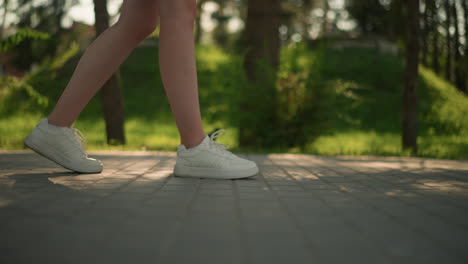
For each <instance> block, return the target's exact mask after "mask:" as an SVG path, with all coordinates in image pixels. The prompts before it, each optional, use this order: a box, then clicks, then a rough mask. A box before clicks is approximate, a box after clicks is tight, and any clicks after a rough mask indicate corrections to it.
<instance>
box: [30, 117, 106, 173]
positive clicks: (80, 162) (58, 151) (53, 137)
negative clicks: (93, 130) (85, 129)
mask: <svg viewBox="0 0 468 264" xmlns="http://www.w3.org/2000/svg"><path fill="white" fill-rule="evenodd" d="M85 143H86V140H85V139H84V136H83V134H81V132H80V131H79V130H78V129H76V128H74V127H73V125H72V126H71V127H51V126H49V123H48V120H47V118H43V119H41V121H40V122H39V124H37V126H36V128H34V130H33V131H32V132H31V134H29V136H27V137H26V139H25V141H24V144H25V145H26V146H27V147H29V148H30V149H32V150H34V151H35V152H37V153H38V154H40V155H42V156H44V157H46V158H48V159H50V160H52V161H54V162H55V163H57V164H59V165H60V166H63V167H64V168H66V169H69V170H72V171H76V172H81V173H99V172H101V171H102V163H101V162H100V161H99V160H96V159H93V158H88V155H87V154H86V152H85V151H84V150H83V146H84V144H85Z"/></svg>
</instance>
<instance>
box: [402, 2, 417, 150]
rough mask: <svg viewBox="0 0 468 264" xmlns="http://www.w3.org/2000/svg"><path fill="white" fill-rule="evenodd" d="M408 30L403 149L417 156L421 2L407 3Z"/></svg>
mask: <svg viewBox="0 0 468 264" xmlns="http://www.w3.org/2000/svg"><path fill="white" fill-rule="evenodd" d="M405 3H406V6H407V9H408V17H407V19H408V29H407V34H408V35H407V39H406V47H407V48H406V70H405V88H404V96H403V138H402V143H403V149H405V150H406V149H410V150H411V153H412V154H413V155H416V154H417V151H418V146H417V94H416V89H417V85H418V64H419V42H418V40H419V37H418V36H419V0H412V1H406V2H405Z"/></svg>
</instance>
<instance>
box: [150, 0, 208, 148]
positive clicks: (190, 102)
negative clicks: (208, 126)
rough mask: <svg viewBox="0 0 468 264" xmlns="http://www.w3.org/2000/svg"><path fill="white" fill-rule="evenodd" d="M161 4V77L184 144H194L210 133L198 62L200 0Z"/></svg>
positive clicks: (161, 0) (161, 1) (169, 0)
mask: <svg viewBox="0 0 468 264" xmlns="http://www.w3.org/2000/svg"><path fill="white" fill-rule="evenodd" d="M159 4H160V8H159V10H160V19H161V25H160V26H161V28H160V30H161V31H160V40H159V46H160V47H159V64H160V70H161V77H162V80H163V83H164V88H165V91H166V94H167V96H168V99H169V103H170V105H171V110H172V114H173V116H174V119H175V121H176V124H177V127H178V129H179V133H180V138H181V144H184V145H185V146H186V147H187V148H191V147H193V146H196V145H198V144H199V143H201V141H202V140H203V138H204V137H205V136H206V135H205V134H204V132H203V128H202V120H201V114H200V105H199V101H198V84H197V82H198V81H197V69H196V64H195V43H194V36H193V24H194V21H195V12H196V0H159Z"/></svg>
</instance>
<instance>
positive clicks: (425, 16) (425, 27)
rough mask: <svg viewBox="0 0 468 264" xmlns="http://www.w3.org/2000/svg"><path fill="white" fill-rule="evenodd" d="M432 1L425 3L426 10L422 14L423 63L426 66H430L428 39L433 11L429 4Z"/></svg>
mask: <svg viewBox="0 0 468 264" xmlns="http://www.w3.org/2000/svg"><path fill="white" fill-rule="evenodd" d="M431 1H432V0H425V1H424V10H423V11H422V13H421V16H422V31H421V62H422V64H423V65H424V66H427V65H428V62H427V54H428V52H429V51H428V43H429V41H428V38H429V31H430V28H429V16H430V13H431V10H430V8H429V5H430V4H429V2H431Z"/></svg>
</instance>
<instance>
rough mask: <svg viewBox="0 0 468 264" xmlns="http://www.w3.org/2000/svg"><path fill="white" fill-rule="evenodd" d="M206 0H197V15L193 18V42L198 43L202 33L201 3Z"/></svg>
mask: <svg viewBox="0 0 468 264" xmlns="http://www.w3.org/2000/svg"><path fill="white" fill-rule="evenodd" d="M206 1H207V0H198V1H197V17H196V19H195V43H196V44H200V42H201V38H202V35H203V28H202V26H201V16H202V13H203V5H204V4H205V3H206Z"/></svg>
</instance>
